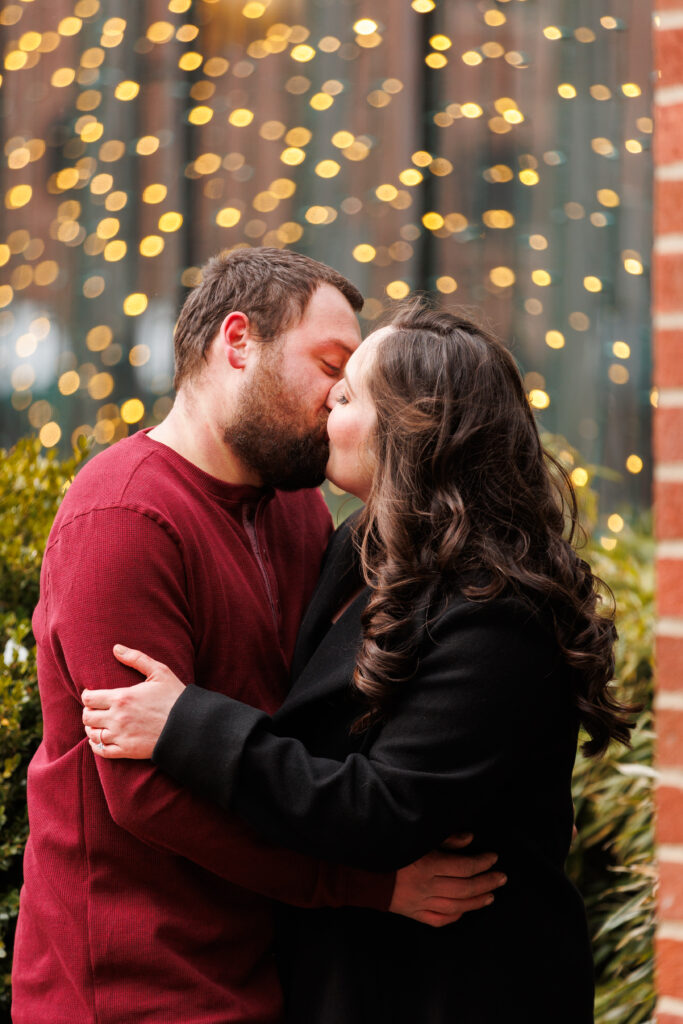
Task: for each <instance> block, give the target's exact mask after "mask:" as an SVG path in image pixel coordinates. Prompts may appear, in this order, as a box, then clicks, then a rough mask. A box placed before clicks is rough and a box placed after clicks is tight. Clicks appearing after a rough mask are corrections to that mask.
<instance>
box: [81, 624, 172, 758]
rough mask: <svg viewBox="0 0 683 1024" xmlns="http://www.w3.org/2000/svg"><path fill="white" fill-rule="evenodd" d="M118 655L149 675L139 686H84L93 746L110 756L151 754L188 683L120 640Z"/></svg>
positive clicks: (87, 726)
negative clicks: (98, 688) (90, 688)
mask: <svg viewBox="0 0 683 1024" xmlns="http://www.w3.org/2000/svg"><path fill="white" fill-rule="evenodd" d="M114 656H115V657H116V658H117V660H118V661H120V662H121V663H122V664H123V665H128V666H129V667H130V668H134V669H135V670H136V671H137V672H140V673H141V674H142V675H143V676H145V677H146V678H145V681H144V682H142V683H138V684H137V685H135V686H126V687H122V688H121V689H117V690H84V691H83V693H82V694H81V697H82V700H83V704H84V705H85V708H84V711H83V724H84V725H85V731H86V733H87V735H88V740H89V742H90V747H91V749H92V750H93V751H94V752H95V753H96V754H97V755H98V756H99V757H106V758H115V757H134V758H138V759H140V758H148V757H151V756H152V751H153V750H154V746H155V744H156V741H157V740H158V739H159V737H160V736H161V732H162V729H163V728H164V726H165V725H166V720H167V718H168V716H169V714H170V711H171V708H172V707H173V705H174V704H175V702H176V700H177V699H178V697H179V696H180V694H181V693H182V692H183V690H184V689H185V685H184V683H181V681H180V680H179V679H178V677H177V676H175V675H174V674H173V672H171V670H170V668H168V667H167V666H166V665H162V663H161V662H160V661H154V660H153V658H148V657H147V655H146V654H143V653H142V652H141V651H133V650H131V649H130V648H128V647H123V646H122V645H121V644H117V645H116V646H115V647H114Z"/></svg>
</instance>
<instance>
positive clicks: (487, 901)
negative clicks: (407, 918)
mask: <svg viewBox="0 0 683 1024" xmlns="http://www.w3.org/2000/svg"><path fill="white" fill-rule="evenodd" d="M494 899H495V896H494V895H493V893H490V892H488V893H485V894H484V895H482V896H473V897H472V898H471V899H468V900H444V899H438V898H437V897H434V898H433V899H428V900H425V906H424V909H425V910H429V911H432V912H433V913H435V914H446V915H450V916H452V915H453V914H457V915H458V917H459V916H460V915H461V914H466V913H467V912H468V911H469V910H481V909H482V907H489V906H490V905H491V904H492V903H493V901H494Z"/></svg>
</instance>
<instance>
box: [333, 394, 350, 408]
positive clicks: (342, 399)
mask: <svg viewBox="0 0 683 1024" xmlns="http://www.w3.org/2000/svg"><path fill="white" fill-rule="evenodd" d="M335 401H336V403H337V405H348V404H349V400H348V398H347V397H346V395H345V394H344V392H343V391H340V392H339V394H337V395H335Z"/></svg>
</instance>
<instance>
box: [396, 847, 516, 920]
mask: <svg viewBox="0 0 683 1024" xmlns="http://www.w3.org/2000/svg"><path fill="white" fill-rule="evenodd" d="M472 838H473V837H472V836H471V835H466V836H451V838H450V839H447V840H446V842H445V843H444V847H442V848H441V849H440V850H434V851H433V852H432V853H428V854H426V855H425V856H424V857H421V858H420V860H418V861H416V862H415V863H414V864H409V865H408V867H405V868H401V870H400V871H398V872H397V873H396V884H395V886H394V895H393V897H392V900H391V904H390V906H389V910H390V911H391V912H392V913H393V914H402V915H403V916H404V917H411V918H412V919H413V920H414V921H420V922H422V924H429V925H431V926H432V927H433V928H442V927H443V926H444V925H446V924H452V923H453V922H454V921H457V920H458V919H459V918H460V917H462V915H463V914H465V913H467V911H469V910H478V909H479V908H480V907H486V906H488V905H489V904H490V903H493V898H494V897H493V890H494V889H498V888H499V887H500V886H501V885H504V884H505V882H506V881H507V878H506V876H505V875H504V874H502V872H500V871H491V870H490V868H491V867H492V866H493V865H494V864H495V862H496V861H497V860H498V855H497V854H495V853H479V854H476V855H467V854H465V853H456V852H449V851H456V850H459V849H461V848H462V847H464V846H467V845H468V844H469V843H471V842H472ZM446 847H448V849H445V848H446Z"/></svg>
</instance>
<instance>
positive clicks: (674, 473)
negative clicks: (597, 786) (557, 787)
mask: <svg viewBox="0 0 683 1024" xmlns="http://www.w3.org/2000/svg"><path fill="white" fill-rule="evenodd" d="M655 8H656V14H655V28H654V42H655V67H656V69H657V79H656V83H655V152H654V156H655V241H654V259H653V262H654V288H653V322H654V356H655V384H656V385H657V387H658V388H659V407H658V408H657V410H656V413H655V425H654V448H655V530H656V535H657V541H658V548H657V593H658V626H657V649H656V660H657V699H656V708H657V733H658V742H657V761H658V768H659V770H660V773H661V777H660V782H659V789H658V794H657V844H658V860H659V872H660V895H659V915H658V917H659V923H658V928H657V991H658V995H659V1000H658V1018H657V1019H658V1021H659V1024H683V0H655Z"/></svg>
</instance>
